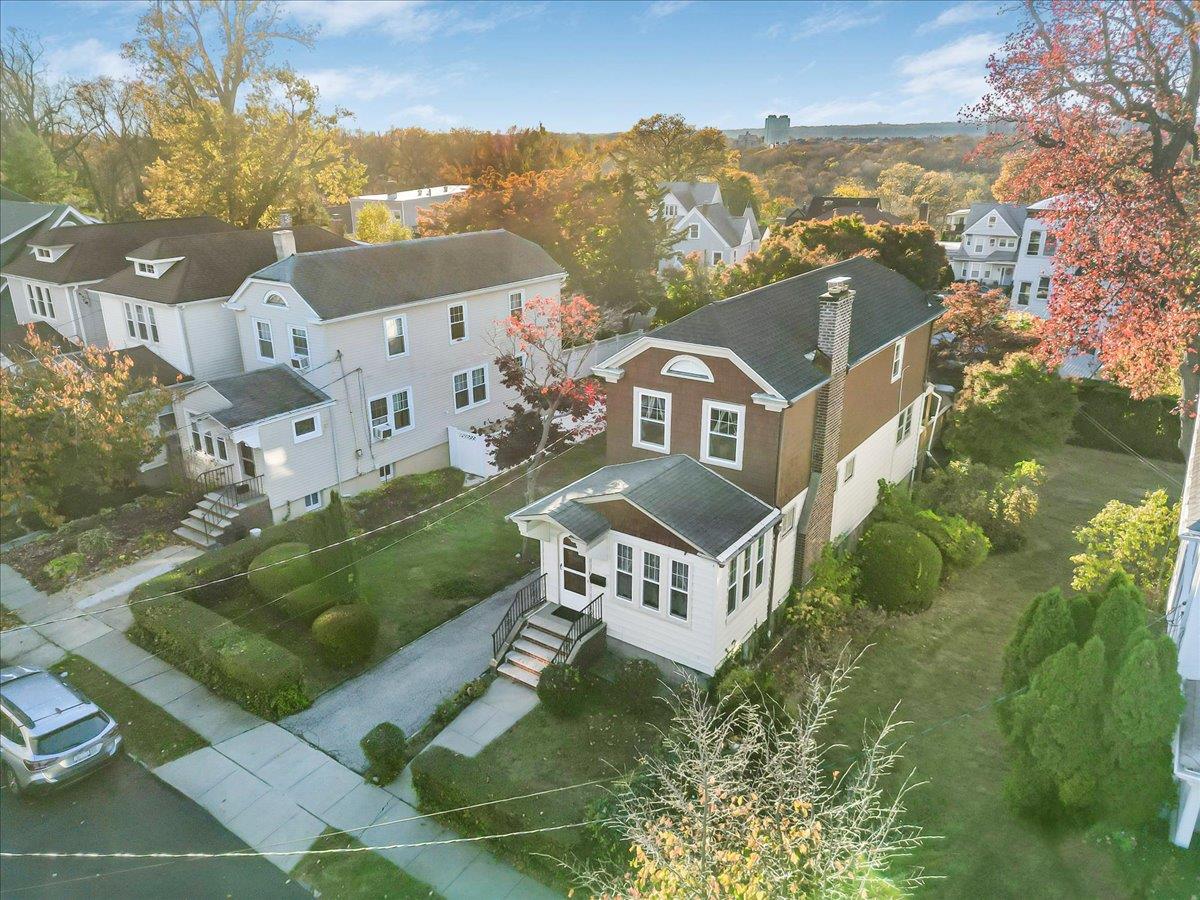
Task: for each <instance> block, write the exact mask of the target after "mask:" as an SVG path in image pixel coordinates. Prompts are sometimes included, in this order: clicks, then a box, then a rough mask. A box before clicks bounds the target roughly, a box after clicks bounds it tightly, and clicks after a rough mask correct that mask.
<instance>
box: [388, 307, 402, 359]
mask: <svg viewBox="0 0 1200 900" xmlns="http://www.w3.org/2000/svg"><path fill="white" fill-rule="evenodd" d="M383 338H384V341H385V343H386V346H387V355H388V359H392V358H393V357H396V356H404V355H405V354H407V353H408V333H407V332H406V331H405V330H404V316H396V317H395V318H394V319H388V320H387V321H386V322H384V323H383Z"/></svg>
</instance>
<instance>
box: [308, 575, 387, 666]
mask: <svg viewBox="0 0 1200 900" xmlns="http://www.w3.org/2000/svg"><path fill="white" fill-rule="evenodd" d="M310 587H312V585H310ZM312 635H313V640H315V641H316V642H317V646H318V647H319V648H320V650H321V655H322V656H323V657H325V659H326V661H328V662H330V663H332V664H333V665H335V666H346V667H350V666H357V665H358V664H359V663H362V662H364V661H366V659H367V658H368V657H369V656H370V655H371V651H372V650H374V649H375V639H376V638H377V637H378V636H379V617H378V616H377V615H375V611H374V610H373V609H371V607H369V606H367V605H366V604H364V603H347V604H345V605H343V606H335V607H333V608H332V609H328V610H326V611H325V612H323V613H321V615H319V616H317V620H316V621H315V622H313V624H312Z"/></svg>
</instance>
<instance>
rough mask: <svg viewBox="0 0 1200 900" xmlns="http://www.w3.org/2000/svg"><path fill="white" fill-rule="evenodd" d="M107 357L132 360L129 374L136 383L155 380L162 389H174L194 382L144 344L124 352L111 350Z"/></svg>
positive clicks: (126, 349) (190, 377)
mask: <svg viewBox="0 0 1200 900" xmlns="http://www.w3.org/2000/svg"><path fill="white" fill-rule="evenodd" d="M104 355H105V356H107V357H109V358H110V359H116V358H118V357H128V358H129V359H130V360H132V362H133V365H132V366H130V369H129V374H130V376H131V377H132V378H133V379H134V380H135V381H149V380H150V379H154V381H156V382H157V383H158V384H159V386H161V387H172V386H174V385H176V384H184V383H186V382H190V381H191V380H192V376H191V375H185V374H183V373H182V372H180V371H179V370H178V369H177V368H175V367H174V366H173V365H171V364H170V363H169V362H167V361H166V360H165V359H163V358H162V357H161V356H159V355H158V354H157V353H155V352H154V351H153V350H151V349H150V348H149V347H146V346H143V345H142V344H136V345H134V346H133V347H126V348H125V349H124V350H109V351H107V352H106V353H105V354H104Z"/></svg>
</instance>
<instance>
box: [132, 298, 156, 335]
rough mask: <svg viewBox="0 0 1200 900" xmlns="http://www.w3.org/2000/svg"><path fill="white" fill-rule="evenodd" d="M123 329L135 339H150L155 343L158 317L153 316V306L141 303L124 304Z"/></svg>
mask: <svg viewBox="0 0 1200 900" xmlns="http://www.w3.org/2000/svg"><path fill="white" fill-rule="evenodd" d="M125 330H126V331H127V332H129V336H130V337H131V338H133V339H134V340H135V341H137V340H142V341H150V342H152V343H155V344H157V343H158V342H159V341H158V319H156V318H155V316H154V307H152V306H144V305H142V304H141V303H126V304H125Z"/></svg>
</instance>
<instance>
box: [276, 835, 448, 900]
mask: <svg viewBox="0 0 1200 900" xmlns="http://www.w3.org/2000/svg"><path fill="white" fill-rule="evenodd" d="M360 846H362V845H361V844H360V843H359V842H358V841H356V840H355V839H354V838H352V837H350V836H349V835H346V834H343V833H341V832H336V831H327V832H326V833H325V834H323V835H321V836H320V837H319V838H317V840H316V842H315V843H314V844H313V845H312V847H310V848H309V849H310V850H329V849H335V848H344V847H360ZM292 877H293V878H295V879H296V880H297V881H299V882H300V883H301V884H304V885H307V886H308V887H309V888H310V889H312V891H313V892H314V894H315V895H316V896H318V897H328V898H330V900H373V898H376V897H380V898H387V900H416V898H419V897H420V898H428V897H432V898H435V900H436V898H440V897H441V896H442V895H441V894H439V893H438V892H437V891H435V890H434V889H433V888H431V887H430V886H429V885H427V884H426V883H425V882H423V881H418V880H417V879H416V878H413V877H412V876H411V875H409V874H408V873H407V872H405V871H404V870H403V869H401V868H399V867H398V866H396V865H395V864H394V863H392V862H390V861H389V860H386V859H384V858H383V857H382V856H380V855H379V854H378V853H370V852H363V853H323V854H309V855H308V856H305V857H303V858H301V860H300V863H299V864H298V865H297V866H296V868H295V870H294V871H293V872H292Z"/></svg>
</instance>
